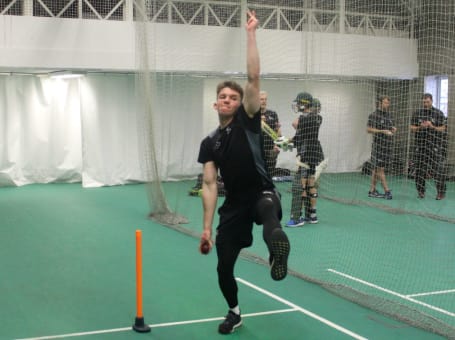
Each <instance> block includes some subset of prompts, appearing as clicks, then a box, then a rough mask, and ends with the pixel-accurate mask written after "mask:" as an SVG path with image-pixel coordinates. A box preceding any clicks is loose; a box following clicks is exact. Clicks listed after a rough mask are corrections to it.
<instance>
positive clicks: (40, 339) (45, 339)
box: [16, 308, 296, 340]
mask: <svg viewBox="0 0 455 340" xmlns="http://www.w3.org/2000/svg"><path fill="white" fill-rule="evenodd" d="M289 312H296V309H295V308H289V309H278V310H273V311H267V312H258V313H249V314H242V318H248V317H255V316H261V315H271V314H281V313H289ZM221 320H224V316H222V317H216V318H207V319H197V320H187V321H176V322H165V323H157V324H151V325H149V326H150V328H152V331H153V328H159V327H171V326H178V325H189V324H194V323H204V322H213V321H221ZM127 331H131V332H134V331H133V329H132V326H130V327H123V328H112V329H103V330H97V331H88V332H78V333H68V334H58V335H47V336H40V337H33V338H22V339H16V340H51V339H65V338H72V337H78V336H85V335H96V334H107V333H118V332H127Z"/></svg>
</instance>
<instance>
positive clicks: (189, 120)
mask: <svg viewBox="0 0 455 340" xmlns="http://www.w3.org/2000/svg"><path fill="white" fill-rule="evenodd" d="M180 83H182V82H180ZM193 83H194V82H193ZM180 85H182V88H184V86H185V84H180ZM135 86H136V85H135V77H134V75H131V74H90V75H88V76H85V77H82V78H78V79H51V78H48V77H37V76H33V75H27V76H19V75H7V76H0V186H20V185H25V184H31V183H52V182H82V185H83V186H84V187H97V186H104V185H119V184H127V183H132V182H138V181H144V180H145V178H146V176H145V175H144V173H145V171H146V169H144V164H141V163H143V158H144V154H143V152H141V145H143V143H141V141H140V140H139V139H140V138H150V136H144V135H143V134H141V133H140V129H141V124H142V122H140V121H138V120H139V119H140V118H138V117H141V115H139V114H138V105H137V101H136V97H135V96H136V91H135ZM163 91H164V92H166V93H164V92H162V93H160V94H159V96H158V102H159V103H157V105H160V109H157V111H158V113H159V116H160V117H158V118H157V119H156V120H155V123H156V124H157V125H156V126H155V127H154V131H155V132H157V136H156V138H155V141H154V143H155V147H156V149H157V155H158V159H157V160H156V161H157V164H158V165H159V168H160V170H159V171H160V177H161V178H162V179H178V178H182V177H192V176H195V174H197V173H198V171H200V165H199V164H198V163H197V161H196V158H197V152H198V149H199V142H200V140H201V138H202V136H203V133H202V127H201V124H200V122H201V115H202V113H201V112H202V110H201V107H202V103H201V101H198V100H197V99H196V98H197V96H196V95H195V93H193V91H194V90H186V91H183V92H184V93H185V96H186V97H187V98H186V100H183V99H184V98H183V97H185V96H183V95H182V98H179V100H175V98H174V99H173V98H172V93H171V91H168V89H166V88H165V89H163ZM197 91H198V92H197V93H198V95H199V96H200V91H201V90H200V89H199V90H197ZM188 98H193V99H192V101H193V102H194V103H195V104H194V105H192V104H190V101H189V100H188ZM190 112H195V113H193V114H190ZM195 117H196V118H195ZM198 129H199V130H200V131H199V130H198ZM185 142H187V143H185Z"/></svg>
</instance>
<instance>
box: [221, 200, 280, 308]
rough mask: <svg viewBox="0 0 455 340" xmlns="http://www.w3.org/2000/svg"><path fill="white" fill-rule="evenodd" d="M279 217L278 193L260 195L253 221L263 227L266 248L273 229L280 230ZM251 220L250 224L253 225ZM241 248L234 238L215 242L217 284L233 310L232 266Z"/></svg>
mask: <svg viewBox="0 0 455 340" xmlns="http://www.w3.org/2000/svg"><path fill="white" fill-rule="evenodd" d="M281 216H282V212H281V203H280V199H279V197H278V193H275V192H272V191H264V192H263V193H261V195H260V196H259V198H258V200H257V203H256V207H255V213H254V215H253V220H254V221H255V222H256V223H257V224H262V225H263V232H262V237H263V239H264V241H265V243H266V244H267V247H269V244H270V237H271V234H272V231H273V230H274V229H275V228H281V224H280V220H281ZM253 220H252V221H251V223H253ZM217 238H218V237H217ZM242 248H243V244H242V243H240V242H238V240H237V239H234V238H233V239H230V240H228V239H224V241H223V242H216V252H217V255H218V265H217V272H218V284H219V286H220V289H221V292H222V293H223V296H224V298H225V299H226V302H227V303H228V306H229V308H234V307H235V306H237V305H238V296H237V292H238V286H237V281H236V280H235V277H234V266H235V263H236V261H237V258H238V256H239V253H240V251H241V250H242ZM269 249H270V248H269Z"/></svg>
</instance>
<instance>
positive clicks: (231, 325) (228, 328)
mask: <svg viewBox="0 0 455 340" xmlns="http://www.w3.org/2000/svg"><path fill="white" fill-rule="evenodd" d="M241 325H242V318H241V317H240V315H237V314H235V313H234V312H233V311H231V310H230V311H229V312H228V313H227V315H226V318H225V319H224V321H223V322H222V323H220V325H219V326H218V332H219V333H221V334H230V333H232V332H234V330H235V329H236V328H237V327H240V326H241Z"/></svg>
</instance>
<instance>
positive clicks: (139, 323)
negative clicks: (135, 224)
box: [133, 230, 150, 333]
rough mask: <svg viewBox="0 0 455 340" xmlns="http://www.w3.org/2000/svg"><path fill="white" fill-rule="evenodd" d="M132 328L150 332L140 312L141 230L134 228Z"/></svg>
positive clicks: (141, 331) (140, 331)
mask: <svg viewBox="0 0 455 340" xmlns="http://www.w3.org/2000/svg"><path fill="white" fill-rule="evenodd" d="M133 329H134V330H135V331H136V332H139V333H147V332H150V326H149V325H147V324H145V322H144V315H143V312H142V232H141V231H140V230H136V319H135V321H134V325H133Z"/></svg>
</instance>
